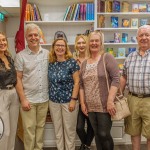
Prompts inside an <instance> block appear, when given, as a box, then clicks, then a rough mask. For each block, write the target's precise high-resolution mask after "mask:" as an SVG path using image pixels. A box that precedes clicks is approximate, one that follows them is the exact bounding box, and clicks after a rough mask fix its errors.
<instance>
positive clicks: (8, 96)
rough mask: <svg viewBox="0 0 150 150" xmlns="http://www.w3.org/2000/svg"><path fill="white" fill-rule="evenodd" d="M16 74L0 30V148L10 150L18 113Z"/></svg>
mask: <svg viewBox="0 0 150 150" xmlns="http://www.w3.org/2000/svg"><path fill="white" fill-rule="evenodd" d="M16 83H17V75H16V70H15V67H14V61H13V60H12V58H11V56H10V54H9V52H8V41H7V38H6V35H5V34H4V33H2V32H0V103H1V104H0V117H1V118H2V120H3V122H4V134H3V136H2V139H0V149H1V150H12V149H14V145H15V136H16V130H17V122H18V114H19V98H18V95H17V92H16V89H15V85H16Z"/></svg>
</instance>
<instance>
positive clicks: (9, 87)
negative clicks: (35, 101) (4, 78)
mask: <svg viewBox="0 0 150 150" xmlns="http://www.w3.org/2000/svg"><path fill="white" fill-rule="evenodd" d="M13 88H14V85H13V84H11V85H7V86H4V87H0V90H11V89H13Z"/></svg>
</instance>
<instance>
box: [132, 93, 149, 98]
mask: <svg viewBox="0 0 150 150" xmlns="http://www.w3.org/2000/svg"><path fill="white" fill-rule="evenodd" d="M129 93H130V94H131V95H133V96H136V97H138V98H146V97H150V94H135V93H131V92H129Z"/></svg>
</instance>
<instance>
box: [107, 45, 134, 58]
mask: <svg viewBox="0 0 150 150" xmlns="http://www.w3.org/2000/svg"><path fill="white" fill-rule="evenodd" d="M134 51H136V47H130V48H128V52H127V51H126V48H125V47H119V48H118V50H117V51H114V50H113V48H107V49H106V52H108V53H110V54H112V55H113V56H114V57H117V58H125V57H127V56H128V55H129V54H130V53H132V52H134ZM126 52H127V53H126Z"/></svg>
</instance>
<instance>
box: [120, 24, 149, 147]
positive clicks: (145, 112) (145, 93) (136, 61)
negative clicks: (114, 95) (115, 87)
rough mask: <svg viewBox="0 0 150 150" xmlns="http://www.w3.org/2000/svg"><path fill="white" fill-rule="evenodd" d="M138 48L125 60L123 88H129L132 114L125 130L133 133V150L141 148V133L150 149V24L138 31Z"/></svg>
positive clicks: (126, 122)
mask: <svg viewBox="0 0 150 150" xmlns="http://www.w3.org/2000/svg"><path fill="white" fill-rule="evenodd" d="M137 42H138V47H139V48H138V50H137V51H135V52H133V53H131V54H130V55H129V56H128V57H127V59H126V60H125V62H124V69H123V75H122V77H121V88H122V89H123V90H124V89H125V86H126V85H127V87H128V89H129V95H128V103H129V108H130V111H131V116H129V117H127V118H126V119H125V132H126V133H127V134H130V135H131V141H132V150H140V143H141V134H142V135H143V136H144V137H145V138H147V149H148V150H150V113H149V110H150V25H144V26H141V27H139V29H138V31H137Z"/></svg>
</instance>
